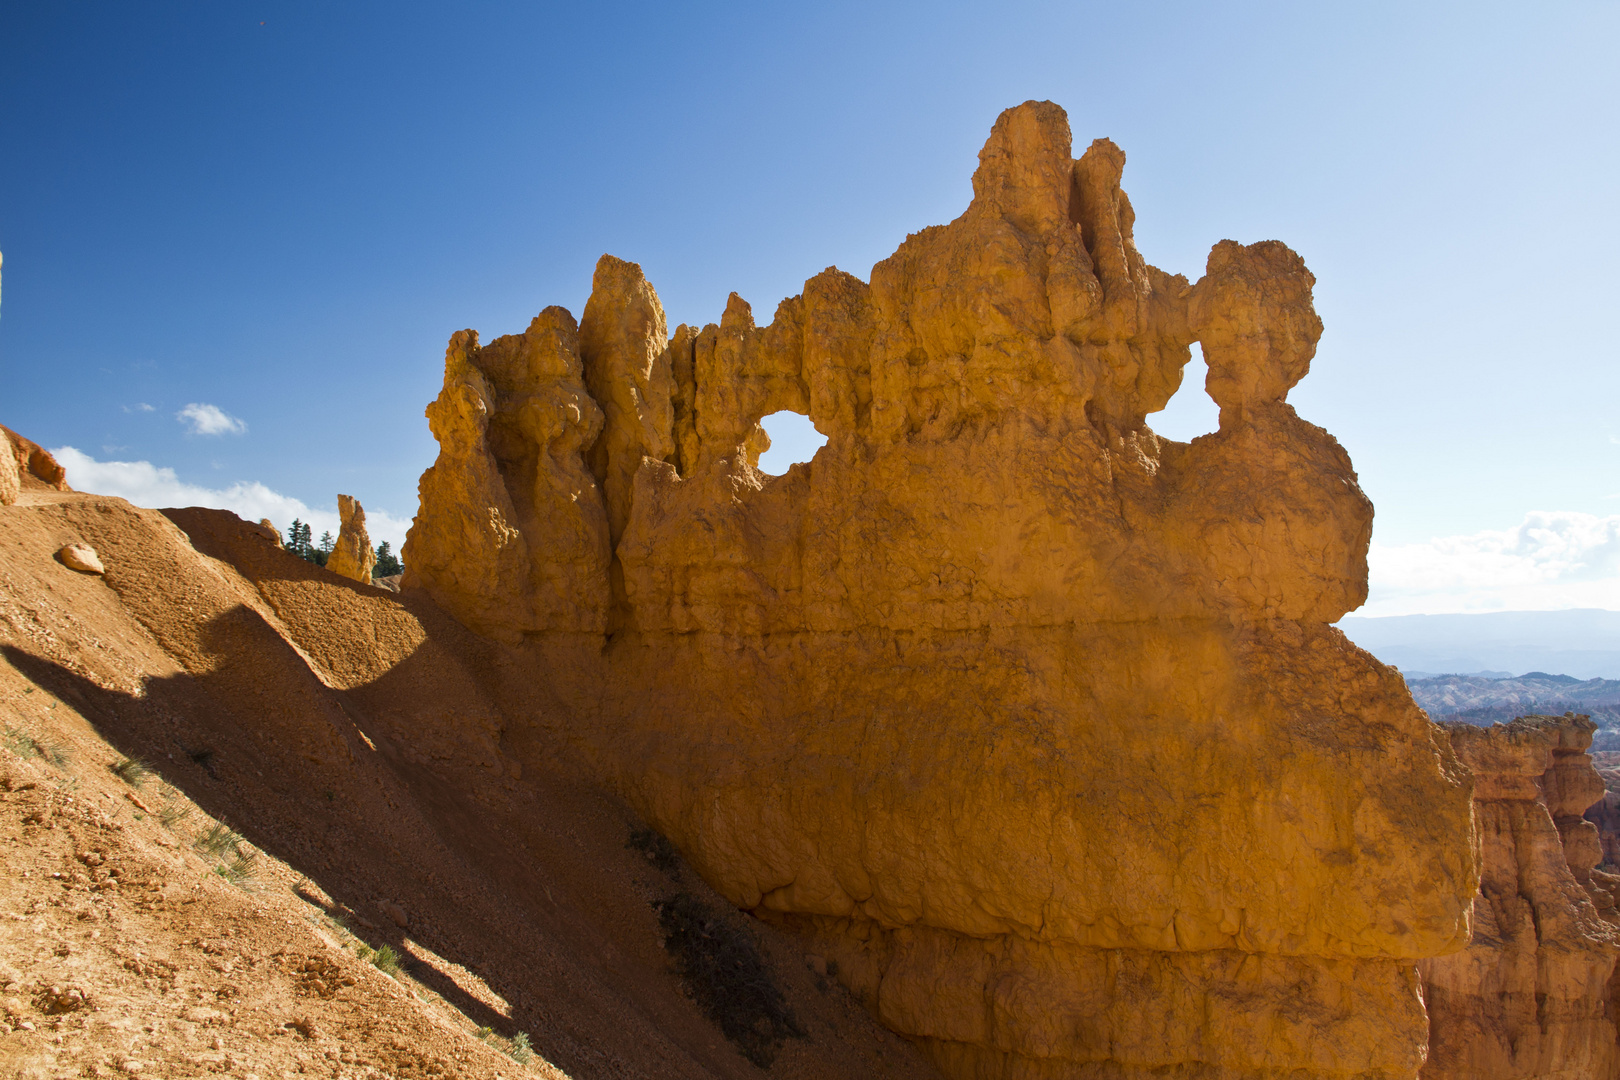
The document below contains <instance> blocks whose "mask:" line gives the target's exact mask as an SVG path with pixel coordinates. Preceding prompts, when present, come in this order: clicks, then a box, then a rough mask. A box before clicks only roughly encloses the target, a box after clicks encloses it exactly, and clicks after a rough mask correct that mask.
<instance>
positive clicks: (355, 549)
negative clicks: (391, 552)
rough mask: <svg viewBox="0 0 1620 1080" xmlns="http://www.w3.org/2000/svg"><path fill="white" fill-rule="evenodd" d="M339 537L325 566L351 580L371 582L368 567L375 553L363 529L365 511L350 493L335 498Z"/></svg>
mask: <svg viewBox="0 0 1620 1080" xmlns="http://www.w3.org/2000/svg"><path fill="white" fill-rule="evenodd" d="M337 498H338V521H339V522H340V524H339V526H338V538H337V543H336V544H334V545H333V546H332V553H331V554H330V555H328V556H327V557H326V568H327V569H328V570H330V571H332V572H333V573H334V574H341V575H343V576H344V577H346V578H350V579H352V580H354V581H360V582H364V583H365V584H367V585H370V584H371V568H372V567H373V566H376V565H377V553H376V552H375V551H373V550H371V535H370V534H369V533H367V532H366V511H365V509H364V508H363V507H362V506H361V505H360V500H359V499H356V498H355V497H354V496H353V495H339V496H338V497H337Z"/></svg>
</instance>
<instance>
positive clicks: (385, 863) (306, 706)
mask: <svg viewBox="0 0 1620 1080" xmlns="http://www.w3.org/2000/svg"><path fill="white" fill-rule="evenodd" d="M68 543H86V544H89V545H90V546H92V547H93V548H95V549H96V551H97V552H98V553H99V555H100V557H101V559H102V561H103V562H104V563H105V564H106V567H107V573H106V575H105V577H96V576H91V575H85V574H80V573H77V572H75V571H72V570H69V569H68V568H67V567H65V566H63V565H62V564H61V563H60V562H58V561H57V560H56V559H55V557H54V555H55V552H56V551H57V550H58V549H60V548H61V547H62V546H63V545H65V544H68ZM548 708H549V706H548V704H547V695H546V688H545V680H544V673H543V672H539V673H537V672H534V671H532V670H528V669H525V668H523V667H522V666H521V665H520V664H519V663H518V661H517V660H515V659H514V658H513V657H512V656H509V655H506V654H503V653H502V652H501V651H500V650H499V649H497V648H496V647H495V646H491V645H489V644H488V643H486V642H484V641H482V640H480V639H477V638H475V637H473V636H472V635H470V634H468V633H466V632H465V631H464V630H462V628H461V627H459V626H458V625H457V624H455V623H454V622H453V621H451V620H449V619H448V618H447V617H446V616H445V615H444V614H443V613H442V612H440V611H439V610H438V609H437V608H435V607H434V606H433V605H432V604H431V602H429V601H427V600H426V599H425V598H424V597H421V596H416V595H411V594H409V593H407V594H405V595H400V594H397V593H393V592H389V591H387V590H384V589H379V588H370V587H367V586H364V585H359V584H357V583H354V582H350V581H346V580H344V579H341V578H339V577H337V576H336V575H334V574H330V573H327V572H326V571H324V570H321V569H319V568H317V567H314V566H312V565H310V564H308V563H305V562H303V561H301V560H299V559H297V558H295V557H293V556H291V555H288V554H286V553H285V552H282V551H280V550H279V549H277V548H276V547H275V546H274V545H273V544H272V543H271V542H270V540H269V538H268V537H267V536H266V535H265V534H264V533H263V532H262V531H261V530H259V528H258V527H257V526H254V525H250V524H248V523H246V522H242V521H240V520H239V519H237V518H235V517H234V516H233V515H231V514H228V513H225V512H222V511H209V510H195V509H193V510H182V511H168V512H166V514H162V513H159V512H156V511H150V510H140V509H136V508H134V507H131V506H130V505H129V504H127V503H125V502H123V501H122V500H119V499H111V498H102V497H98V496H87V495H80V494H75V493H60V492H54V491H47V490H41V489H39V488H37V487H35V488H31V489H30V490H28V491H26V492H25V493H24V497H23V500H22V501H21V502H19V504H18V505H16V506H13V507H6V508H0V733H3V736H4V737H3V739H0V989H3V991H4V996H3V998H0V1007H3V1009H4V1015H3V1016H0V1070H3V1075H7V1076H10V1075H16V1076H22V1077H59V1076H96V1075H114V1074H117V1073H124V1074H133V1075H144V1076H161V1077H171V1076H172V1077H190V1076H201V1075H204V1074H209V1075H228V1076H236V1077H244V1078H247V1077H257V1078H259V1080H267V1078H270V1077H282V1076H304V1075H313V1076H331V1077H375V1076H390V1077H413V1078H414V1077H503V1078H507V1080H514V1078H518V1077H527V1076H542V1077H544V1076H563V1075H567V1076H571V1077H580V1078H583V1077H599V1076H600V1077H609V1076H611V1077H620V1076H624V1077H631V1076H634V1077H746V1076H756V1075H760V1074H761V1070H760V1069H759V1068H758V1067H757V1066H756V1065H754V1064H752V1063H750V1062H749V1061H748V1060H747V1059H745V1058H744V1056H743V1055H742V1054H741V1053H739V1051H738V1049H737V1047H736V1046H734V1045H733V1044H732V1043H731V1042H728V1041H727V1039H726V1038H724V1037H723V1036H722V1034H721V1032H720V1030H719V1029H718V1028H717V1027H716V1025H715V1024H714V1023H713V1022H712V1021H711V1020H710V1019H709V1018H708V1017H706V1016H705V1015H704V1013H703V1012H702V1011H701V1010H700V1009H699V1007H698V1006H697V1005H696V1004H695V1003H694V1002H693V1000H692V999H691V998H690V997H689V996H687V994H686V993H684V992H683V987H682V985H681V982H680V979H679V978H678V977H677V976H676V974H675V973H674V971H673V968H672V963H671V959H670V957H669V956H668V955H667V954H666V952H665V950H664V948H663V944H662V941H663V934H662V931H661V930H660V927H659V924H658V918H657V915H656V913H655V910H654V907H653V904H654V903H655V902H656V901H659V900H661V899H666V898H668V897H670V896H673V895H675V894H677V893H682V892H685V893H690V894H692V895H694V896H696V897H698V898H699V899H700V900H702V901H703V902H705V903H708V904H710V905H711V906H713V907H714V908H715V909H716V910H717V911H720V912H723V914H722V915H721V916H720V917H721V918H722V919H723V920H724V921H725V923H726V925H727V926H728V927H729V928H731V929H732V930H735V931H738V932H741V933H743V934H746V935H748V936H750V937H751V938H752V939H753V940H754V941H755V942H757V944H758V947H759V949H760V951H761V953H762V954H763V956H764V957H765V960H766V964H767V966H768V968H769V970H770V973H771V976H772V978H773V979H774V980H775V982H776V984H777V986H778V987H780V989H781V990H782V992H783V993H784V994H785V996H786V1000H787V1003H788V1005H789V1007H790V1008H791V1009H792V1010H793V1013H794V1015H795V1017H796V1018H797V1021H798V1025H799V1027H800V1028H802V1030H803V1031H804V1036H803V1037H802V1038H788V1039H786V1040H785V1041H783V1042H782V1043H781V1045H780V1048H779V1050H778V1052H777V1054H776V1057H775V1060H774V1063H773V1064H772V1065H771V1066H770V1068H769V1070H768V1075H771V1076H776V1077H787V1078H800V1077H806V1078H808V1077H842V1076H847V1077H875V1076H892V1077H906V1078H909V1077H918V1078H922V1077H932V1076H935V1075H936V1074H934V1073H933V1071H932V1070H931V1068H930V1067H929V1066H928V1065H927V1064H925V1063H924V1061H923V1060H922V1058H921V1057H920V1056H919V1055H918V1054H917V1053H916V1052H915V1051H914V1050H913V1048H912V1047H910V1046H909V1045H908V1044H906V1043H904V1042H903V1041H901V1040H899V1039H897V1038H896V1037H894V1036H893V1035H891V1034H889V1033H888V1032H886V1031H884V1030H883V1029H881V1028H880V1027H878V1026H877V1025H876V1024H874V1023H873V1022H872V1021H871V1019H870V1018H869V1016H868V1015H867V1013H866V1012H865V1011H864V1010H863V1009H862V1008H861V1007H860V1006H859V1005H858V1004H857V1003H856V1002H855V1001H854V1000H853V999H851V998H850V997H849V996H848V994H847V993H846V992H845V991H844V990H843V989H842V988H840V987H839V986H838V985H837V984H836V982H834V981H833V980H831V979H827V978H824V977H823V975H822V973H821V965H820V962H819V961H818V960H817V959H816V958H814V957H806V956H804V955H803V954H802V953H801V952H800V951H799V949H800V948H801V946H799V945H798V944H796V943H795V942H794V940H793V939H790V938H787V937H784V936H782V935H780V934H779V933H778V932H776V931H775V930H773V929H772V928H770V927H768V926H765V925H763V924H760V923H758V922H757V921H755V920H753V919H750V918H748V917H746V916H743V915H740V914H738V913H736V912H734V911H731V910H730V909H726V908H725V907H724V904H723V902H722V901H720V900H719V899H718V898H717V897H715V896H714V894H713V893H712V892H710V891H708V890H707V888H706V887H705V886H704V885H703V884H702V882H701V881H697V880H695V876H694V875H693V874H692V873H691V872H690V870H688V869H686V868H685V867H684V866H682V865H679V864H678V863H677V864H676V865H675V866H673V867H672V868H670V869H668V870H665V869H661V868H660V867H659V866H657V865H655V864H654V863H652V862H650V861H649V860H648V858H647V856H646V855H644V854H643V853H642V852H641V851H639V850H636V849H634V848H632V847H629V846H627V840H628V838H629V837H630V836H631V834H632V832H634V831H635V830H636V829H638V828H639V826H640V823H639V822H637V821H636V820H635V819H634V817H633V816H632V815H631V814H630V813H629V812H628V811H627V810H626V808H625V807H624V806H623V805H622V804H621V803H619V802H618V801H617V800H616V799H614V798H613V797H611V796H610V795H608V794H606V793H604V792H603V791H601V790H600V789H598V788H596V787H595V786H593V785H592V784H591V783H590V782H589V780H588V773H587V771H586V770H585V769H584V767H583V765H582V764H581V763H580V761H579V760H578V758H577V755H575V754H574V752H573V751H572V750H571V749H570V748H569V746H568V745H567V740H566V739H565V738H563V737H561V736H559V735H557V734H556V731H557V729H556V727H555V725H551V724H548V722H547V719H546V715H547V709H548ZM130 758H136V759H140V760H142V761H144V762H146V763H148V764H149V765H150V767H151V770H152V771H151V774H150V775H149V776H147V777H145V778H144V779H142V778H140V777H139V776H136V775H133V774H130V771H129V770H128V769H126V770H125V773H126V774H127V779H126V777H123V776H120V775H119V774H118V773H117V772H115V767H116V766H118V765H120V764H121V763H123V762H124V761H126V760H127V759H130ZM132 780H133V781H136V782H134V783H132V782H130V781H132ZM384 947H386V948H387V949H390V950H392V951H393V953H394V954H395V955H396V956H397V957H398V958H399V960H400V964H401V966H400V967H399V968H398V969H397V971H392V972H390V971H385V970H384V969H383V968H381V967H379V966H378V963H377V962H376V960H375V959H374V958H373V957H374V952H375V950H378V949H382V948H384ZM384 963H385V965H386V958H385V960H384ZM520 1034H522V1035H524V1036H526V1037H527V1039H528V1040H529V1042H530V1044H531V1045H532V1050H533V1057H532V1058H528V1059H526V1060H520V1059H524V1058H525V1055H524V1054H523V1052H522V1049H521V1046H520V1045H519V1043H518V1042H516V1041H515V1040H517V1039H518V1037H519V1035H520Z"/></svg>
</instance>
